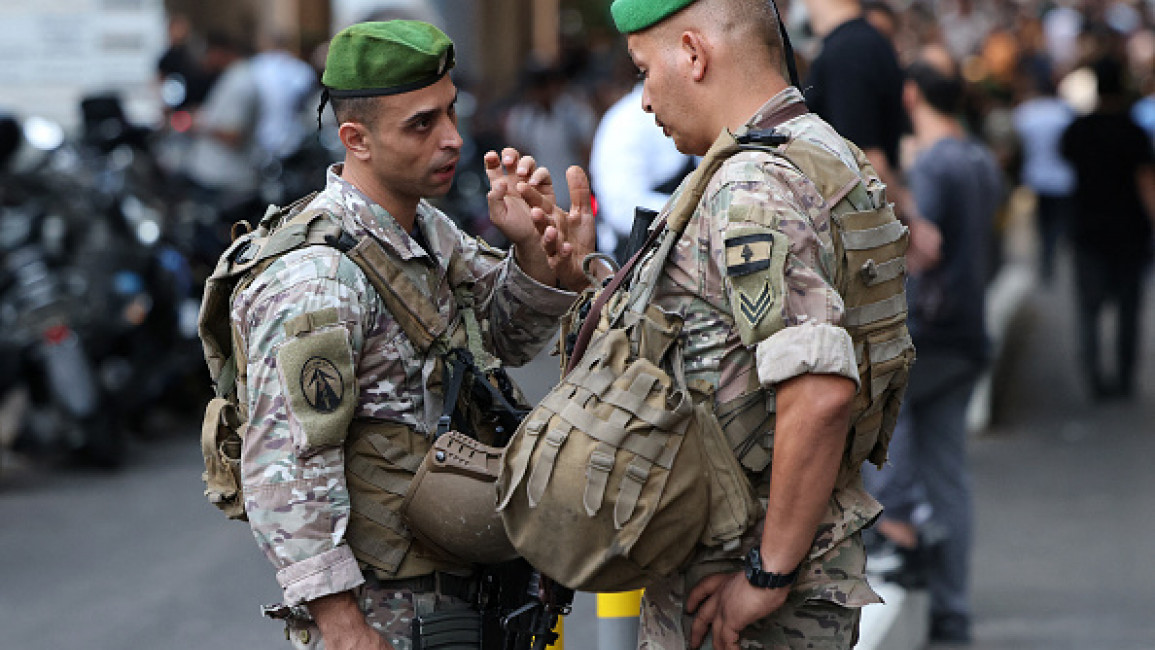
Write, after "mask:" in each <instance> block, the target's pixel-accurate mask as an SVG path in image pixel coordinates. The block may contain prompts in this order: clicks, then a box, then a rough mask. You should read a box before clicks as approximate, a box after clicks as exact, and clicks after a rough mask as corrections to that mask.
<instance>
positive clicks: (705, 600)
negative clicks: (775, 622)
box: [686, 572, 790, 650]
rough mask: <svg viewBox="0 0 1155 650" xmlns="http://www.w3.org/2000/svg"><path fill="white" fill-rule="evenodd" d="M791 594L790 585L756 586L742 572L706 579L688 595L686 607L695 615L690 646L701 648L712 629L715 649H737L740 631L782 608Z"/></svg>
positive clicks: (719, 574) (721, 574)
mask: <svg viewBox="0 0 1155 650" xmlns="http://www.w3.org/2000/svg"><path fill="white" fill-rule="evenodd" d="M789 593H790V589H789V587H783V588H780V589H759V588H758V587H754V586H753V585H751V584H750V583H749V582H748V581H747V580H746V576H745V575H744V574H742V573H741V572H737V573H716V574H714V575H711V576H707V577H705V578H703V579H702V581H701V582H699V583H698V584H697V585H695V586H694V588H693V589H692V590H690V594H689V596H687V598H686V610H687V611H688V612H692V613H694V614H695V615H694V624H693V627H692V628H691V632H690V646H691V647H693V648H698V647H701V645H702V642H703V641H704V640H705V638H706V632H707V631H711V632H712V633H713V641H714V648H715V650H731V649H732V650H738V647H739V645H738V640H739V635H740V633H741V631H742V630H743V629H744V628H746V626H748V625H750V624H751V623H753V622H754V621H757V620H758V619H760V618H762V617H764V616H769V615H770V614H771V613H773V612H774V611H775V610H777V609H778V608H779V607H781V606H782V604H783V603H784V602H786V596H787V595H788V594H789Z"/></svg>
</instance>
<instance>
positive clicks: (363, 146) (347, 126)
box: [337, 122, 370, 160]
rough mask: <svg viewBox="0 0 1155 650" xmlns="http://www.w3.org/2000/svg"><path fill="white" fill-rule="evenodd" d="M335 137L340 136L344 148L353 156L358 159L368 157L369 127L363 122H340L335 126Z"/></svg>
mask: <svg viewBox="0 0 1155 650" xmlns="http://www.w3.org/2000/svg"><path fill="white" fill-rule="evenodd" d="M337 137H339V138H341V144H343V145H345V150H346V151H348V152H349V154H350V155H352V156H353V157H354V158H357V159H358V160H368V159H369V154H370V148H369V129H368V128H366V127H365V125H364V124H361V123H360V122H342V123H341V126H340V127H338V128H337Z"/></svg>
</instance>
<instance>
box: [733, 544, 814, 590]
mask: <svg viewBox="0 0 1155 650" xmlns="http://www.w3.org/2000/svg"><path fill="white" fill-rule="evenodd" d="M801 568H802V564H801V563H799V564H798V566H796V567H794V570H793V571H791V572H790V573H774V572H772V571H764V570H763V569H762V553H761V551H760V550H759V549H758V547H757V546H755V547H754V548H752V549H750V552H749V553H748V554H746V580H748V581H749V582H750V584H751V585H753V586H755V587H758V588H759V589H779V588H781V587H788V586H790V585H792V584H794V581H795V580H797V579H798V572H799V570H800V569H801Z"/></svg>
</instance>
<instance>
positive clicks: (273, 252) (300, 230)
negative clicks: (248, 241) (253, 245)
mask: <svg viewBox="0 0 1155 650" xmlns="http://www.w3.org/2000/svg"><path fill="white" fill-rule="evenodd" d="M315 222H316V223H317V225H316V226H314V223H315ZM314 228H319V229H322V230H326V231H335V232H338V233H339V232H340V230H341V226H340V225H339V224H337V223H334V222H333V221H332V218H331V217H330V216H329V212H328V211H326V210H322V209H313V210H305V211H303V212H300V213H298V214H296V215H295V216H293V218H292V219H289V221H287V222H285V225H283V226H281V227H280V228H278V229H277V230H276V231H274V232H273V234H272V235H269V238H268V239H267V240H266V241H265V243H264V245H263V246H261V250H260V252H259V253H258V254H257V255H256V257H255V258H254V261H256V262H263V261H265V260H268V259H272V258H275V257H280V256H281V255H284V254H285V253H288V252H289V251H292V250H296V249H298V248H300V247H302V246H305V245H308V244H323V243H325V241H324V239H319V238H320V236H321V235H320V233H319V232H316V231H314ZM310 231H314V234H313V237H312V238H310ZM243 257H247V255H246V254H245V252H243V251H242V252H241V253H239V254H238V259H237V261H238V262H240V260H241V258H243Z"/></svg>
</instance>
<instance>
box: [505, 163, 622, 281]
mask: <svg viewBox="0 0 1155 650" xmlns="http://www.w3.org/2000/svg"><path fill="white" fill-rule="evenodd" d="M566 183H567V184H568V186H569V195H570V197H571V200H572V205H571V206H570V210H569V212H565V211H563V210H562V209H560V208H558V207H556V206H555V205H553V201H552V197H548V196H542V195H541V194H539V193H538V192H537V191H536V188H534V187H531V186H529V184H525V186H522V184H519V188H518V189H519V191H520V192H521V193H522V195H523V196H524V197H525V200H526V201H527V202H528V203H529V204H530V205H532V206H533V210H532V212H531V215H532V218H533V223H534V225H535V226H536V227H537V229H538V231H539V232H540V233H541V245H542V248H543V249H544V250H545V252H546V255H547V256H548V258H549V263H550V266H551V267H553V270H554V272H555V273H556V274H557V280H558V284H560V285H561V286H562V287H563V288H566V289H569V290H571V291H580V290H582V289H584V288H585V287H586V286H588V285H589V279H588V278H587V277H586V275H585V272H584V271H583V269H582V262H583V260H584V259H585V257H586V255H588V254H590V253H593V252H596V251H597V224H596V223H595V221H594V211H593V205H592V201H591V192H590V182H589V178H588V177H587V176H586V173H585V171H583V170H582V168H581V167H578V166H576V165H574V166H572V167H570V168H569V169H567V170H566ZM550 189H552V188H550ZM591 270H592V271H593V272H595V273H596V274H598V276H599V278H600V277H604V276H605V275H608V274H609V273H610V270H609V268H608V267H606V266H605V265H604V263H595V264H594V265H593V267H592V269H591Z"/></svg>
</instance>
